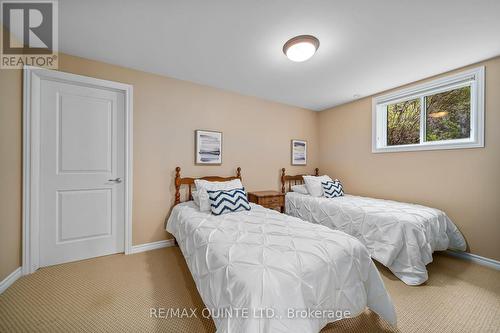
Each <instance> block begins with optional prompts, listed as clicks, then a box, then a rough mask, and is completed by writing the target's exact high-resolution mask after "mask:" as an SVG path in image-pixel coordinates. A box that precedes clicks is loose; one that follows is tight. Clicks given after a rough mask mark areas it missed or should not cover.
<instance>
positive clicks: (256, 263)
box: [167, 168, 465, 333]
mask: <svg viewBox="0 0 500 333" xmlns="http://www.w3.org/2000/svg"><path fill="white" fill-rule="evenodd" d="M317 175H318V169H316V176H317ZM197 179H201V180H202V181H207V182H210V184H212V185H214V184H225V183H228V182H231V181H234V180H241V169H240V168H238V169H237V173H236V176H233V177H219V176H213V177H201V178H183V177H181V175H180V168H177V169H176V177H175V189H176V193H175V204H174V208H173V209H172V212H171V215H170V217H169V219H168V222H167V231H168V232H170V233H171V234H172V235H173V236H174V237H175V239H176V242H177V244H178V245H179V247H180V250H181V251H182V253H183V255H184V257H185V259H186V263H187V266H188V267H189V270H190V271H191V274H192V276H193V279H194V281H195V284H196V287H197V289H198V291H199V293H200V295H201V297H202V300H203V302H204V303H205V305H206V307H207V309H208V311H209V312H210V313H211V314H212V318H213V320H214V322H215V325H216V327H217V331H218V332H301V333H303V332H319V331H320V330H321V328H322V327H324V326H325V325H326V324H327V323H329V322H333V321H336V320H340V319H343V318H347V317H353V316H356V315H358V314H359V313H361V312H362V311H364V310H365V309H366V308H369V309H371V310H372V311H374V312H376V313H377V314H378V315H379V316H381V317H382V318H384V319H385V320H386V321H387V322H388V323H390V324H392V325H395V323H396V314H395V311H394V306H393V304H392V301H391V299H390V297H389V295H388V293H387V291H386V289H385V287H384V284H383V282H382V280H381V278H380V275H379V272H378V271H377V269H376V267H375V265H374V263H373V261H372V258H373V259H375V260H377V261H379V262H380V263H382V264H384V265H385V266H387V267H388V268H389V269H390V270H391V271H392V272H393V273H394V274H395V275H396V276H397V277H398V278H400V279H401V280H402V281H403V282H405V283H407V284H410V285H418V284H421V283H423V282H425V281H426V280H427V278H428V276H427V270H426V268H425V265H427V264H428V263H430V262H431V261H432V252H433V251H438V250H446V249H448V248H453V249H458V250H464V249H465V240H464V238H463V236H462V235H461V233H460V232H459V231H458V229H457V227H456V226H455V225H454V224H453V223H452V222H451V220H450V219H449V218H448V217H447V216H446V214H445V213H443V212H442V211H439V210H437V209H433V208H429V207H424V206H419V205H413V204H406V203H401V202H395V201H388V200H380V199H373V198H364V197H358V196H353V195H342V196H340V197H336V198H325V197H317V196H312V195H308V194H301V193H297V192H293V191H291V190H292V188H293V187H292V185H297V184H301V183H303V176H302V175H294V176H290V175H286V173H285V169H282V176H281V182H282V192H283V193H286V200H285V205H286V209H285V210H286V214H287V215H285V214H281V213H279V212H277V211H274V210H270V209H266V208H264V207H262V206H259V205H255V204H248V202H247V203H246V204H245V209H244V210H240V211H234V212H232V210H231V212H229V213H227V212H225V213H223V214H222V215H215V213H214V212H213V210H212V212H210V211H204V210H203V209H202V208H201V207H202V205H201V204H200V203H199V201H196V200H195V201H196V202H195V201H193V194H196V197H195V199H196V198H197V197H198V196H199V195H200V194H199V193H195V192H193V190H192V187H193V186H194V184H195V181H199V180H197ZM212 182H219V183H212ZM240 184H241V183H240ZM182 185H186V186H187V187H188V189H187V194H188V195H187V199H188V200H187V201H185V202H181V194H180V190H181V186H182ZM240 186H241V185H240ZM287 187H288V193H287ZM224 190H226V188H224ZM233 191H234V189H233ZM208 192H211V191H208ZM229 199H230V200H232V199H231V198H229ZM224 200H225V199H224ZM231 205H232V204H231ZM212 206H214V205H213V204H212ZM233 206H234V205H233ZM233 208H234V207H233ZM235 210H237V209H235Z"/></svg>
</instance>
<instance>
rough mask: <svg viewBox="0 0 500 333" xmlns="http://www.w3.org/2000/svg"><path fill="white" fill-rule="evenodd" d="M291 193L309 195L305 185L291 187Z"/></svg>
mask: <svg viewBox="0 0 500 333" xmlns="http://www.w3.org/2000/svg"><path fill="white" fill-rule="evenodd" d="M292 191H293V192H296V193H300V194H309V192H308V191H307V187H306V186H305V185H293V186H292Z"/></svg>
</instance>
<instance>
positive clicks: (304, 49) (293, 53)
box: [283, 35, 319, 62]
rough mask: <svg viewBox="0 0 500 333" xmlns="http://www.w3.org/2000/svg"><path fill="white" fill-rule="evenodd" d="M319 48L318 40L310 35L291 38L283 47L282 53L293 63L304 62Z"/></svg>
mask: <svg viewBox="0 0 500 333" xmlns="http://www.w3.org/2000/svg"><path fill="white" fill-rule="evenodd" d="M318 48H319V40H318V39H317V38H316V37H314V36H311V35H301V36H297V37H293V38H292V39H290V40H289V41H288V42H286V43H285V45H283V53H284V54H285V55H286V56H287V57H288V59H290V60H292V61H295V62H302V61H306V60H307V59H309V58H311V57H312V56H313V55H314V53H316V50H318Z"/></svg>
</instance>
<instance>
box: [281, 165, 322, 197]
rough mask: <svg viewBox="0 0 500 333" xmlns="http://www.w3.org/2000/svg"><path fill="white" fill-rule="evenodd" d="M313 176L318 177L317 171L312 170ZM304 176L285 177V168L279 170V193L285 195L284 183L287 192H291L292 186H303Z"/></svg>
mask: <svg viewBox="0 0 500 333" xmlns="http://www.w3.org/2000/svg"><path fill="white" fill-rule="evenodd" d="M314 175H315V176H319V169H318V168H316V169H314ZM302 176H304V175H293V176H292V175H287V174H286V173H285V168H283V169H281V193H286V183H287V182H288V192H290V191H291V190H292V185H299V184H304V179H303V178H302Z"/></svg>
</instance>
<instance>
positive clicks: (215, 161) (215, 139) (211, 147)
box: [195, 130, 222, 165]
mask: <svg viewBox="0 0 500 333" xmlns="http://www.w3.org/2000/svg"><path fill="white" fill-rule="evenodd" d="M195 142H196V146H195V163H196V164H202V165H221V164H222V132H217V131H205V130H196V131H195Z"/></svg>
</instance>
